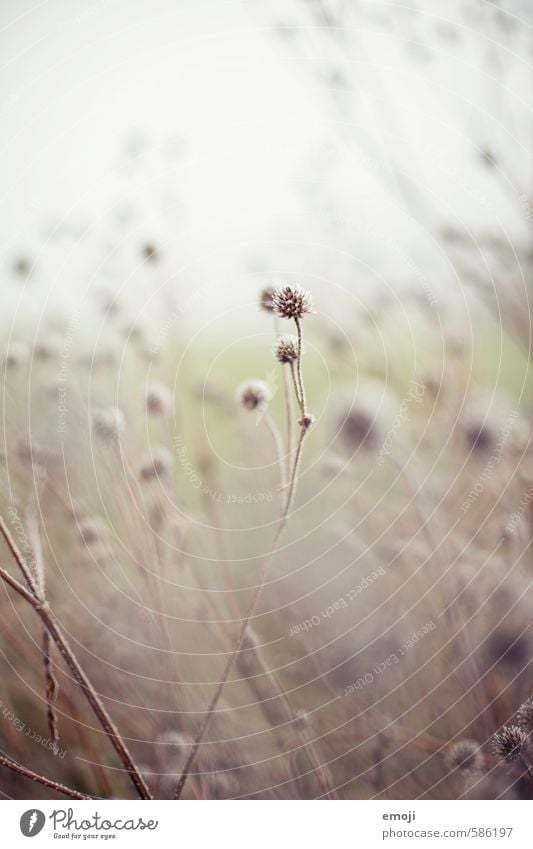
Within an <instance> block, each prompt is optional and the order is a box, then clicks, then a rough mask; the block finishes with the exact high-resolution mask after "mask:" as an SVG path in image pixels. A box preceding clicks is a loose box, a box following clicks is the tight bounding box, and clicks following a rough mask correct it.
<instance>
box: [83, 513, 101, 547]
mask: <svg viewBox="0 0 533 849" xmlns="http://www.w3.org/2000/svg"><path fill="white" fill-rule="evenodd" d="M79 531H80V536H81V538H82V540H83V542H84V543H85V544H86V545H94V544H95V543H97V542H100V541H101V539H102V537H103V536H105V526H104V524H103V522H102V521H101V520H100V519H92V518H91V517H90V516H87V517H86V518H84V519H82V520H81V521H80V523H79Z"/></svg>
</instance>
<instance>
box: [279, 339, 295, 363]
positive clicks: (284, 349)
mask: <svg viewBox="0 0 533 849" xmlns="http://www.w3.org/2000/svg"><path fill="white" fill-rule="evenodd" d="M274 356H275V357H276V359H277V360H278V362H280V363H283V364H288V363H295V362H296V360H297V359H298V340H297V339H296V337H295V336H281V337H280V339H278V341H277V342H276V344H275V346H274Z"/></svg>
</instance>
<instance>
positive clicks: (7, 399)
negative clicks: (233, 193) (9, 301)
mask: <svg viewBox="0 0 533 849" xmlns="http://www.w3.org/2000/svg"><path fill="white" fill-rule="evenodd" d="M446 238H447V239H448V242H449V249H450V251H452V250H455V251H457V250H458V248H457V245H458V241H459V243H460V240H458V237H457V234H451V235H450V234H448V235H447V237H446ZM146 258H147V259H150V255H149V252H148V253H147V254H146V257H145V259H146ZM526 272H527V268H526ZM18 273H21V269H18ZM22 273H24V269H22ZM465 274H466V271H465ZM266 282H267V281H264V280H263V281H261V280H259V279H256V280H254V281H252V282H251V284H250V297H249V298H248V300H247V302H246V304H245V308H246V309H247V310H249V311H250V315H252V314H253V315H254V317H256V316H257V311H260V313H261V315H262V321H263V322H264V333H263V334H261V335H260V336H259V337H258V336H257V335H253V334H252V335H250V336H249V337H248V336H247V335H246V334H245V333H239V334H237V335H236V337H235V339H234V340H231V339H230V340H229V341H228V343H227V345H226V346H222V345H220V346H218V345H217V344H216V343H215V342H213V345H212V348H209V347H208V346H207V347H205V346H204V347H203V348H202V349H199V348H197V347H195V346H194V342H191V341H190V340H189V341H187V340H186V338H185V336H182V335H181V333H180V326H179V321H176V317H179V314H180V313H179V304H178V306H177V308H176V311H175V312H174V313H173V314H172V315H173V318H172V320H170V319H169V320H167V322H166V323H165V321H164V319H163V318H161V321H160V323H159V325H158V328H156V332H151V334H150V333H147V332H146V331H145V329H144V328H142V327H141V326H140V325H139V324H136V323H135V322H133V323H132V322H131V321H130V320H129V319H128V315H127V311H124V308H123V305H122V304H121V303H120V301H119V300H114V299H110V300H109V301H107V302H105V303H104V304H102V305H101V309H102V316H103V317H102V328H103V329H102V333H101V334H100V337H99V339H98V341H97V343H96V344H95V345H94V347H92V348H85V347H84V345H83V343H82V342H81V341H80V338H81V337H80V334H79V332H78V331H79V327H80V324H82V323H83V316H82V315H79V314H78V315H74V316H73V317H72V316H71V317H70V318H69V317H66V318H64V319H59V318H56V320H55V321H48V320H45V321H43V323H42V326H41V327H40V328H39V332H38V334H37V335H35V336H32V338H31V339H30V338H24V335H23V334H21V335H19V336H17V335H16V334H15V333H14V332H13V333H12V335H11V336H10V338H9V339H7V338H5V339H4V342H3V346H4V347H3V353H2V356H3V360H2V379H3V394H2V445H1V446H0V447H1V455H0V460H1V479H0V483H1V487H0V515H1V523H0V531H1V533H2V547H1V558H0V565H1V572H0V576H1V578H2V585H1V587H0V606H1V612H0V680H1V682H2V684H1V688H0V701H1V704H0V790H1V792H2V795H3V796H4V797H6V798H13V797H15V798H64V797H66V796H71V797H75V798H80V797H102V798H135V797H136V796H138V797H141V798H151V797H155V798H160V799H172V798H176V799H178V798H197V799H228V798H267V799H268V798H277V799H314V798H328V799H336V798H340V799H354V798H356V799H370V798H392V799H418V798H434V799H441V798H445V799H447V798H471V799H475V798H491V799H500V798H532V797H533V741H532V742H530V736H529V735H530V733H533V702H528V699H529V698H530V697H531V696H532V695H533V681H532V673H531V668H530V663H531V657H532V639H533V635H532V629H531V591H530V590H531V577H532V574H533V573H532V562H533V561H532V556H533V555H532V551H531V540H532V533H533V512H532V507H531V504H532V502H533V458H532V457H531V452H530V441H531V428H532V424H533V421H532V407H531V385H530V381H529V374H528V356H529V350H530V345H529V341H528V338H529V337H528V327H529V313H528V312H527V310H526V311H524V309H523V308H518V307H517V304H516V302H515V301H513V299H512V298H511V297H510V290H509V292H507V294H506V293H504V295H505V297H503V299H502V301H501V302H498V311H494V309H493V308H492V307H493V305H492V304H491V303H488V302H487V300H486V298H485V297H484V292H481V293H478V295H476V296H473V298H472V302H471V304H473V310H472V312H471V313H470V317H471V318H472V316H473V315H474V318H473V319H472V323H470V324H469V323H468V322H461V321H459V320H458V315H457V313H456V312H454V308H453V305H451V304H448V303H447V302H446V301H445V300H444V299H441V300H437V299H434V298H432V297H430V296H429V294H428V293H427V292H423V291H418V290H413V292H412V293H411V292H407V293H406V294H405V295H402V297H401V298H396V297H394V296H392V295H385V294H383V295H376V297H375V298H374V299H373V300H371V301H370V302H369V304H368V306H367V307H365V308H363V307H359V308H355V307H354V309H353V312H352V314H351V315H347V316H346V318H345V321H344V322H343V323H342V325H341V324H339V323H338V322H335V321H333V320H332V318H331V316H330V314H329V310H328V298H327V297H325V296H324V289H323V288H322V289H321V290H320V293H319V294H320V296H321V297H320V296H318V295H315V297H314V298H313V292H312V289H313V285H312V281H309V280H307V279H304V280H292V281H281V282H279V281H274V284H273V286H272V287H271V286H270V283H271V282H272V281H268V284H269V285H268V287H266V288H265V286H266ZM474 282H475V281H474ZM300 286H303V287H304V288H300ZM307 289H309V290H310V291H307ZM507 295H509V297H507ZM476 298H477V299H476ZM166 314H167V316H168V315H170V314H171V313H170V312H169V307H168V304H167V305H166ZM28 335H29V334H26V336H28Z"/></svg>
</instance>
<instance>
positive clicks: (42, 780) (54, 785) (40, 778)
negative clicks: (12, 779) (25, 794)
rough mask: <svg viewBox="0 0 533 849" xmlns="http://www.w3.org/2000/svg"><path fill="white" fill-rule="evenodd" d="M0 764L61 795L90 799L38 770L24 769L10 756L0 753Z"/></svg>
mask: <svg viewBox="0 0 533 849" xmlns="http://www.w3.org/2000/svg"><path fill="white" fill-rule="evenodd" d="M0 766H5V767H7V769H11V770H13V772H17V773H18V774H19V775H23V776H24V777H25V778H29V779H31V781H36V782H37V783H38V784H42V785H43V786H44V787H48V788H49V789H50V790H55V791H56V793H62V794H63V796H70V798H71V799H90V798H91V796H86V795H84V794H83V793H78V791H77V790H71V789H70V787H65V785H64V784H58V782H57V781H53V780H52V779H51V778H47V777H46V776H45V775H39V773H38V772H33V771H32V770H31V769H26V767H24V766H20V764H18V763H15V761H12V760H11V759H10V758H5V757H4V756H3V755H0Z"/></svg>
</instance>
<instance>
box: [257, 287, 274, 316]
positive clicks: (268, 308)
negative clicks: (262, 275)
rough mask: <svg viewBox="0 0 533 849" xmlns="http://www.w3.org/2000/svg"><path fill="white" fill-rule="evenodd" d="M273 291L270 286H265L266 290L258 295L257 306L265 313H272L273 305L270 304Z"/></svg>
mask: <svg viewBox="0 0 533 849" xmlns="http://www.w3.org/2000/svg"><path fill="white" fill-rule="evenodd" d="M274 291H275V289H273V287H272V286H267V287H266V289H263V290H262V291H261V294H260V295H259V306H260V307H261V309H262V310H264V311H265V312H274V304H273V303H272V296H273V295H274Z"/></svg>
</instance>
